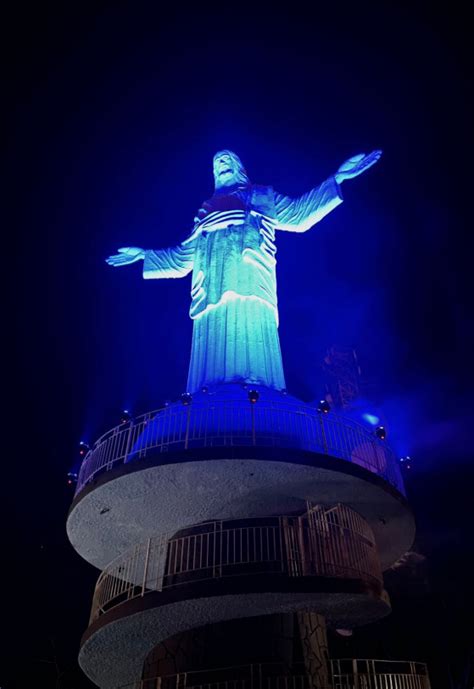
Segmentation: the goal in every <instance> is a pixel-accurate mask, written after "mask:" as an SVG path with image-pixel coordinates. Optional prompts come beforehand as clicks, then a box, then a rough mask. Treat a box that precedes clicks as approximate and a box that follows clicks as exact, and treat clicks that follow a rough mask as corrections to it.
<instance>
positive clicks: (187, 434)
mask: <svg viewBox="0 0 474 689" xmlns="http://www.w3.org/2000/svg"><path fill="white" fill-rule="evenodd" d="M191 406H192V405H191V404H188V406H187V411H186V434H185V436H184V449H185V450H187V449H188V443H189V426H190V423H191Z"/></svg>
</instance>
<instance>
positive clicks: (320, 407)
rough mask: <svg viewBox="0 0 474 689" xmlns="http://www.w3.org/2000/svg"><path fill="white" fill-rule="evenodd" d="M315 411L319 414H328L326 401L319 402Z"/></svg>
mask: <svg viewBox="0 0 474 689" xmlns="http://www.w3.org/2000/svg"><path fill="white" fill-rule="evenodd" d="M317 410H318V412H320V414H329V412H330V411H331V406H330V404H329V402H328V401H327V400H320V401H319V404H318V406H317Z"/></svg>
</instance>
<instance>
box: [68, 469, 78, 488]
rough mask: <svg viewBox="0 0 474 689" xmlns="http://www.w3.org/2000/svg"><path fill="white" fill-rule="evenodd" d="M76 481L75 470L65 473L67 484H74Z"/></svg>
mask: <svg viewBox="0 0 474 689" xmlns="http://www.w3.org/2000/svg"><path fill="white" fill-rule="evenodd" d="M76 483H77V474H76V472H75V471H69V472H68V474H67V485H68V486H75V485H76Z"/></svg>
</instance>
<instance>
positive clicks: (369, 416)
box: [362, 414, 380, 426]
mask: <svg viewBox="0 0 474 689" xmlns="http://www.w3.org/2000/svg"><path fill="white" fill-rule="evenodd" d="M362 418H363V419H364V420H365V421H367V423H370V424H371V425H372V426H376V425H377V424H378V423H379V421H380V419H379V417H378V416H375V414H362Z"/></svg>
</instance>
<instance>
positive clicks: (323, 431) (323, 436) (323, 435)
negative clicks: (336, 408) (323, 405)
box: [318, 413, 329, 455]
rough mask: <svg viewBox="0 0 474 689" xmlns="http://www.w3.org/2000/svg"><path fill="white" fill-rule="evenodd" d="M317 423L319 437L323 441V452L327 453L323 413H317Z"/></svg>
mask: <svg viewBox="0 0 474 689" xmlns="http://www.w3.org/2000/svg"><path fill="white" fill-rule="evenodd" d="M318 418H319V425H320V426H321V438H322V441H323V448H324V454H325V455H327V454H329V448H328V441H327V438H326V429H325V428H324V421H323V414H322V413H320V414H319V417H318Z"/></svg>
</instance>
